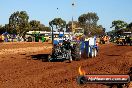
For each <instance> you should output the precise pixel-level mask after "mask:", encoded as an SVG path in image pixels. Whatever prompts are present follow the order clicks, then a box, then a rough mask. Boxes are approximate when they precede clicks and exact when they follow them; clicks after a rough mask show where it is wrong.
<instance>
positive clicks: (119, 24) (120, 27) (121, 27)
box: [110, 20, 128, 36]
mask: <svg viewBox="0 0 132 88" xmlns="http://www.w3.org/2000/svg"><path fill="white" fill-rule="evenodd" d="M127 25H128V24H127V23H126V22H124V21H122V20H115V21H113V22H112V26H111V27H110V28H114V30H115V34H114V35H116V36H119V35H120V34H121V33H122V32H123V31H125V30H126V27H127Z"/></svg>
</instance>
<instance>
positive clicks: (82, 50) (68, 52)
mask: <svg viewBox="0 0 132 88" xmlns="http://www.w3.org/2000/svg"><path fill="white" fill-rule="evenodd" d="M77 36H78V35H77ZM71 37H72V36H71V34H70V35H69V39H66V37H65V33H62V34H59V35H58V39H55V40H54V36H53V40H52V41H53V49H52V53H51V54H49V55H48V61H52V60H62V61H64V60H69V62H71V61H72V60H80V59H81V58H82V56H84V55H85V56H86V57H91V58H92V57H96V56H97V52H98V46H97V45H96V37H95V36H94V37H90V38H83V37H84V36H82V37H80V40H70V38H71ZM74 37H75V36H74ZM65 42H66V44H65ZM67 46H68V47H69V48H68V49H67V48H66V47H67Z"/></svg>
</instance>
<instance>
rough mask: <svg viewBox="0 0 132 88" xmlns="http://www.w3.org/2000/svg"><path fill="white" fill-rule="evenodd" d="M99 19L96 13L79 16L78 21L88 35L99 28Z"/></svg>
mask: <svg viewBox="0 0 132 88" xmlns="http://www.w3.org/2000/svg"><path fill="white" fill-rule="evenodd" d="M98 20H99V17H98V16H97V14H96V13H92V12H89V13H87V14H82V15H81V16H79V18H78V21H79V23H80V25H81V27H82V28H84V29H85V30H84V33H85V34H86V35H88V34H89V33H91V32H92V30H93V29H94V28H95V27H96V26H97V22H98Z"/></svg>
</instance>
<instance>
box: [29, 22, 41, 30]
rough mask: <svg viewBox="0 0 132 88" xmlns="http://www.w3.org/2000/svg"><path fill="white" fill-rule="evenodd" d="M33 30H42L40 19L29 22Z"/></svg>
mask: <svg viewBox="0 0 132 88" xmlns="http://www.w3.org/2000/svg"><path fill="white" fill-rule="evenodd" d="M29 24H30V28H31V30H32V31H40V26H41V24H40V21H37V20H32V21H30V22H29Z"/></svg>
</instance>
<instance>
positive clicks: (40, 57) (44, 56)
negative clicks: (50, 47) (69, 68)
mask: <svg viewBox="0 0 132 88" xmlns="http://www.w3.org/2000/svg"><path fill="white" fill-rule="evenodd" d="M31 58H32V59H33V60H42V62H63V61H64V59H56V58H54V59H52V60H50V61H49V60H48V54H36V55H31Z"/></svg>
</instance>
